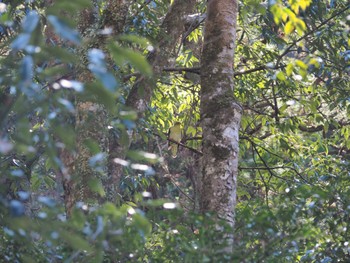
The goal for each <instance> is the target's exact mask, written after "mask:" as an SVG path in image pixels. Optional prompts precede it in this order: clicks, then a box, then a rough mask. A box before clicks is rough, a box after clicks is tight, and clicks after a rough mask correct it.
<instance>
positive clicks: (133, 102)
mask: <svg viewBox="0 0 350 263" xmlns="http://www.w3.org/2000/svg"><path fill="white" fill-rule="evenodd" d="M195 3H196V1H195V0H175V1H174V3H173V4H172V6H171V7H170V9H169V11H168V13H167V14H166V16H165V18H164V20H163V23H162V25H161V27H160V32H159V34H158V36H157V43H158V47H157V48H156V49H155V50H154V51H153V53H151V54H150V55H149V57H148V62H149V63H150V64H151V65H152V67H153V76H152V78H146V77H145V76H141V77H139V78H138V79H137V80H136V82H135V84H134V86H133V87H132V88H131V90H130V93H129V96H128V98H127V101H126V106H128V107H129V108H131V109H133V110H135V111H136V112H137V113H138V115H139V117H142V116H143V115H144V113H145V112H146V111H147V105H148V103H149V102H150V100H151V97H152V94H153V89H154V88H155V86H156V80H157V79H158V78H159V77H160V76H161V74H162V70H163V68H165V67H167V66H169V65H170V58H173V57H174V56H175V55H174V49H175V47H176V45H177V44H178V43H179V40H180V37H181V34H182V33H183V32H184V30H185V23H186V16H187V15H189V14H191V13H192V12H193V9H194V6H195ZM130 137H131V136H130ZM110 142H111V144H110V153H109V162H108V170H109V174H110V175H111V178H112V180H113V181H112V182H111V185H114V187H117V186H118V185H119V183H120V179H121V177H122V169H123V167H122V166H121V165H119V164H117V163H115V162H114V161H113V160H114V159H115V158H119V159H124V158H125V155H126V151H127V150H128V149H129V146H130V143H131V142H129V144H128V145H122V144H120V143H118V140H117V138H115V137H114V139H113V138H111V140H110Z"/></svg>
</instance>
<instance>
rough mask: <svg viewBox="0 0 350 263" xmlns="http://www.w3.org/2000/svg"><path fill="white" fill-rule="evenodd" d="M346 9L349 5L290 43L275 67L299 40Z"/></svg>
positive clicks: (349, 7)
mask: <svg viewBox="0 0 350 263" xmlns="http://www.w3.org/2000/svg"><path fill="white" fill-rule="evenodd" d="M348 9H350V5H348V6H347V7H345V8H344V9H342V10H340V11H339V12H336V13H335V14H334V15H332V16H331V17H329V18H328V19H326V20H324V21H323V22H321V24H319V25H318V26H317V27H315V28H314V29H312V30H310V31H309V32H307V33H305V34H304V35H303V36H301V37H300V38H298V39H296V40H294V41H293V42H292V44H290V45H289V46H288V47H287V48H286V49H285V50H284V51H283V53H282V54H281V55H280V56H279V57H278V58H277V62H276V67H278V65H279V63H280V62H281V60H282V58H283V57H284V56H285V55H287V54H288V53H289V51H290V50H291V49H292V48H293V46H295V44H296V43H298V42H300V41H301V40H303V39H305V38H306V37H308V36H310V35H312V34H313V33H315V32H316V31H317V30H319V29H320V28H321V27H323V26H324V25H326V24H327V23H328V22H329V21H331V20H332V19H333V18H335V17H337V16H339V15H341V14H342V13H344V12H345V11H347V10H348Z"/></svg>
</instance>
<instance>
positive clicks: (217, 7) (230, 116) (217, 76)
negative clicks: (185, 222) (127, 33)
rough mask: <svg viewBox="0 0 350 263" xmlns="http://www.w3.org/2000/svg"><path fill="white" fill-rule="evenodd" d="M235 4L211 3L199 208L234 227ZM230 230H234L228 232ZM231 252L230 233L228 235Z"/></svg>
mask: <svg viewBox="0 0 350 263" xmlns="http://www.w3.org/2000/svg"><path fill="white" fill-rule="evenodd" d="M237 3H238V1H237V0H209V1H208V4H207V18H206V23H205V34H204V45H203V51H202V58H201V106H200V108H201V123H202V128H203V158H202V191H201V195H200V209H201V211H202V212H213V213H215V214H216V215H217V217H218V218H219V219H222V220H224V221H226V222H227V223H228V225H229V226H231V227H233V226H234V210H235V206H236V184H237V174H238V150H239V146H238V135H239V134H238V131H239V127H240V120H241V115H242V108H241V106H240V105H239V104H238V103H237V102H236V101H235V99H234V95H233V90H234V87H233V58H234V48H235V40H236V20H237V10H238V6H237ZM232 231H233V230H232ZM226 237H227V242H228V246H227V247H226V249H225V251H226V252H230V251H231V250H232V243H233V234H232V232H231V233H228V234H227V236H226Z"/></svg>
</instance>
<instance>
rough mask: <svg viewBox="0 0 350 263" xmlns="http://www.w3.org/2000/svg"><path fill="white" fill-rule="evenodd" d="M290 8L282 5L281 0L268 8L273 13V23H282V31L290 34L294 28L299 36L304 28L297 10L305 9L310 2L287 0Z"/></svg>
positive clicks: (304, 25) (305, 0)
mask: <svg viewBox="0 0 350 263" xmlns="http://www.w3.org/2000/svg"><path fill="white" fill-rule="evenodd" d="M289 4H290V7H291V9H289V8H288V7H284V6H283V4H282V1H278V2H277V3H274V4H272V5H271V7H270V9H271V12H272V13H273V15H274V20H275V23H276V24H277V25H278V24H280V23H285V24H284V33H285V34H286V35H290V34H291V33H292V32H294V30H295V29H296V30H297V33H298V34H299V35H300V36H301V35H303V33H304V32H305V30H306V24H305V22H304V21H303V20H302V19H300V18H298V17H297V15H298V14H299V10H300V9H301V10H305V9H306V8H307V7H308V6H309V5H310V4H311V1H309V0H290V1H289Z"/></svg>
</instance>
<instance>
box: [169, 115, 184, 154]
mask: <svg viewBox="0 0 350 263" xmlns="http://www.w3.org/2000/svg"><path fill="white" fill-rule="evenodd" d="M181 137H182V132H181V123H180V122H175V124H174V126H172V127H171V128H170V129H169V133H168V138H169V139H171V140H173V141H175V142H178V143H179V142H180V141H181ZM178 149H179V145H178V144H177V143H173V142H169V150H171V156H172V157H173V158H176V156H177V151H178Z"/></svg>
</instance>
